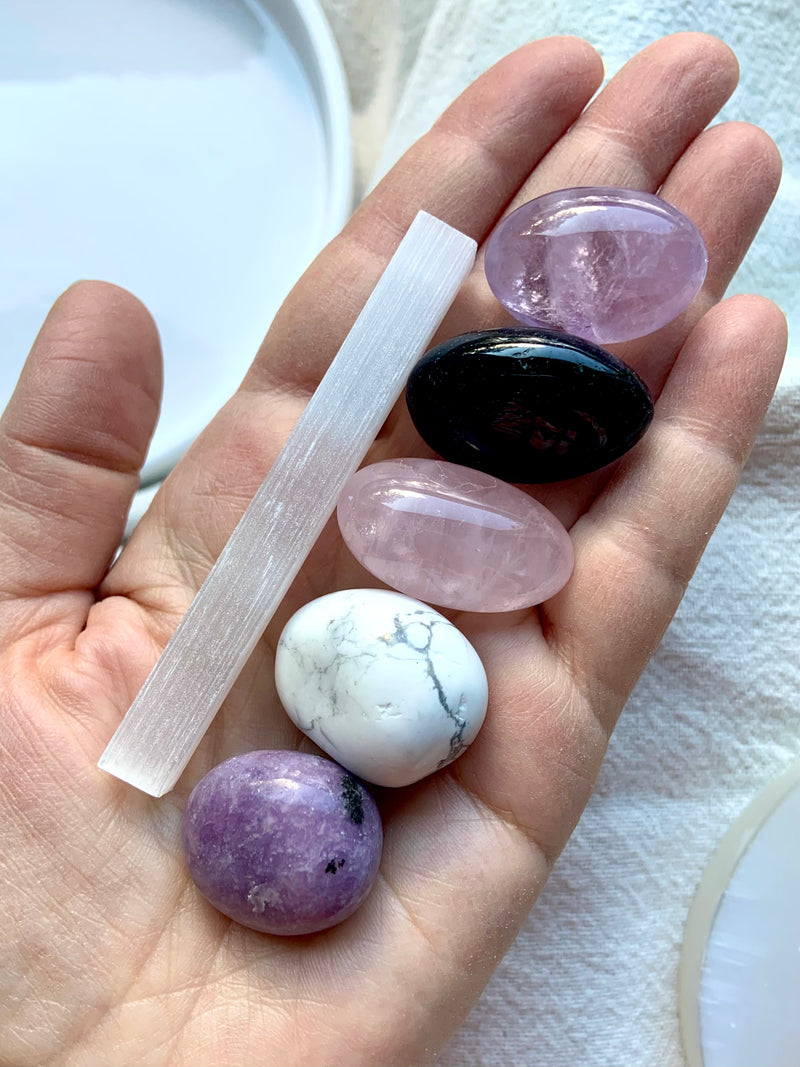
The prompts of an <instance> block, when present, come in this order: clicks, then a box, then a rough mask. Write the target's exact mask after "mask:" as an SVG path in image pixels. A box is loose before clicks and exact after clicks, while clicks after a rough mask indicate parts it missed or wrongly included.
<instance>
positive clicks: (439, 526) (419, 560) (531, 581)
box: [332, 459, 574, 755]
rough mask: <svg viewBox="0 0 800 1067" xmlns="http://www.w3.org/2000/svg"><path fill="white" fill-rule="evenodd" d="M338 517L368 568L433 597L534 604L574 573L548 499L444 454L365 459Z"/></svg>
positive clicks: (472, 603) (492, 605) (474, 605)
mask: <svg viewBox="0 0 800 1067" xmlns="http://www.w3.org/2000/svg"><path fill="white" fill-rule="evenodd" d="M337 517H338V519H339V528H340V530H341V531H342V537H343V538H344V540H345V542H346V543H347V546H348V548H349V549H350V551H351V552H352V553H353V555H354V556H355V557H356V559H357V560H358V561H359V563H361V564H362V566H364V567H366V568H367V570H368V571H370V572H371V573H372V574H374V575H375V576H376V577H377V578H380V579H381V581H384V582H386V583H387V585H391V586H393V587H394V588H395V589H399V590H400V592H401V593H407V594H408V595H409V596H413V597H416V598H417V599H418V600H423V601H425V602H426V603H429V604H441V605H442V606H444V607H448V608H456V609H457V610H459V611H513V610H515V609H517V608H527V607H531V606H532V605H534V604H541V603H542V601H544V600H548V599H549V598H550V597H551V596H554V595H555V594H556V593H557V592H558V591H559V589H561V588H562V587H563V586H564V585H565V584H566V583H567V581H568V579H569V576H570V574H571V573H572V566H573V562H574V557H573V551H572V542H571V541H570V539H569V534H568V533H567V531H566V530H565V529H564V527H563V526H562V525H561V523H560V522H559V521H558V519H557V518H556V517H555V515H553V514H552V513H551V512H550V511H548V510H547V508H546V507H545V506H544V505H543V504H540V503H539V501H538V500H534V499H533V498H532V497H531V496H529V495H528V493H526V492H524V490H522V489H518V488H516V487H515V486H513V485H508V484H507V483H506V482H501V481H499V480H498V479H497V478H493V477H492V476H491V475H490V474H484V473H483V471H476V470H470V469H469V468H468V467H463V466H461V465H459V464H455V463H445V462H443V461H442V460H440V459H393V460H392V459H390V460H385V461H384V462H383V463H373V464H372V465H371V466H369V467H363V468H362V469H361V470H360V471H358V472H357V473H356V474H354V475H353V476H352V478H350V479H349V480H348V482H347V483H346V485H345V487H344V489H343V491H342V495H341V497H340V499H339V505H338V507H337ZM332 755H335V754H333V753H332Z"/></svg>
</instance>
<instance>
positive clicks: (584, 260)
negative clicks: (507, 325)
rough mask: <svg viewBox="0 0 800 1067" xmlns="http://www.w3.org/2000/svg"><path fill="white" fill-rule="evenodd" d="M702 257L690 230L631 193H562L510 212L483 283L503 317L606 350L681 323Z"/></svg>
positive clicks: (656, 202) (490, 247) (652, 199)
mask: <svg viewBox="0 0 800 1067" xmlns="http://www.w3.org/2000/svg"><path fill="white" fill-rule="evenodd" d="M707 265H708V256H707V253H706V248H705V245H704V243H703V239H702V237H701V236H700V232H699V231H698V229H697V227H696V226H695V225H694V223H693V222H692V221H691V220H690V219H688V218H687V217H686V216H685V215H683V214H682V213H681V212H680V211H678V209H677V208H675V207H673V206H672V205H671V204H668V203H667V202H666V201H665V200H662V199H661V198H660V197H657V196H651V195H650V194H649V193H640V192H636V191H635V190H633V189H619V188H614V187H607V188H587V189H561V190H559V191H558V192H554V193H547V194H546V195H545V196H540V197H537V199H536V200H531V201H530V202H529V203H527V204H523V206H522V207H520V208H517V210H516V211H512V213H511V214H510V215H509V216H508V217H507V218H505V219H503V221H502V222H501V223H500V224H499V225H498V226H497V228H496V229H495V231H494V233H493V234H492V236H491V237H490V238H489V242H488V244H487V247H486V263H485V270H486V280H487V281H488V283H489V285H490V287H491V289H492V292H493V293H494V294H495V296H496V297H497V299H498V300H499V301H500V302H501V303H502V304H503V305H504V306H505V307H506V308H507V309H508V310H509V311H510V312H511V314H512V315H513V316H514V317H515V318H516V319H519V321H520V322H524V323H526V324H527V325H529V326H544V327H547V328H550V329H553V330H563V331H565V332H566V333H572V334H575V335H577V336H578V337H584V338H586V339H587V340H589V341H595V342H597V343H598V344H613V343H615V342H617V341H628V340H630V339H631V338H633V337H641V336H643V335H644V334H647V333H651V332H652V331H653V330H657V329H659V328H660V327H661V326H664V325H666V323H668V322H670V321H671V320H672V319H674V318H675V317H676V316H677V315H679V314H680V313H681V312H682V311H683V310H684V309H685V308H686V307H688V305H689V304H690V303H691V301H692V300H693V299H694V297H695V296H696V295H697V293H698V292H699V291H700V287H701V285H702V284H703V279H704V278H705V275H706V268H707Z"/></svg>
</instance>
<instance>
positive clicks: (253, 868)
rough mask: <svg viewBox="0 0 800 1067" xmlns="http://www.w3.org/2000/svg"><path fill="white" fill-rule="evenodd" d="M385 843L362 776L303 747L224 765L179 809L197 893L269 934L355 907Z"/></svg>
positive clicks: (315, 926)
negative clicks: (299, 750) (352, 773)
mask: <svg viewBox="0 0 800 1067" xmlns="http://www.w3.org/2000/svg"><path fill="white" fill-rule="evenodd" d="M382 844H383V833H382V830H381V820H380V816H379V814H378V809H377V807H376V806H375V801H374V800H373V799H372V797H371V796H370V795H369V793H368V792H367V791H366V789H365V788H364V786H363V785H362V784H361V782H360V781H359V780H358V779H357V778H354V777H353V776H352V775H351V774H348V772H347V771H346V770H344V768H342V767H340V766H339V765H338V763H333V762H332V761H331V760H326V759H322V758H321V757H320V756H312V755H308V754H306V753H302V752H249V753H247V754H246V755H243V756H234V757H233V758H232V759H229V760H226V761H225V763H220V764H219V765H218V766H217V767H214V769H213V770H212V771H209V773H208V774H207V775H206V776H205V778H203V779H202V780H201V781H200V782H198V784H197V785H196V786H195V788H194V789H193V790H192V793H191V796H190V797H189V801H188V803H187V805H186V810H185V812H184V815H183V851H184V854H185V856H186V862H187V864H188V866H189V872H190V874H191V876H192V878H193V880H194V882H195V884H196V885H197V887H198V889H199V890H200V892H201V893H203V894H204V896H206V897H207V898H208V899H209V900H210V901H211V903H212V904H213V905H214V907H215V908H218V909H219V910H220V911H221V912H223V913H224V914H225V915H228V916H229V917H230V918H231V919H234V920H235V921H236V922H238V923H241V924H242V925H243V926H249V927H251V928H252V929H253V930H260V931H262V932H264V933H268V934H308V933H313V932H314V931H316V930H324V929H326V928H327V927H329V926H333V925H334V924H336V923H338V922H341V921H342V919H346V918H347V917H348V915H352V913H353V912H354V911H355V910H356V908H357V907H358V906H359V904H361V903H362V902H363V901H364V900H365V898H366V897H367V895H368V893H369V891H370V889H371V888H372V884H373V882H374V881H375V876H376V874H377V873H378V864H379V863H380V858H381V847H382Z"/></svg>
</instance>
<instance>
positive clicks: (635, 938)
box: [325, 0, 800, 1067]
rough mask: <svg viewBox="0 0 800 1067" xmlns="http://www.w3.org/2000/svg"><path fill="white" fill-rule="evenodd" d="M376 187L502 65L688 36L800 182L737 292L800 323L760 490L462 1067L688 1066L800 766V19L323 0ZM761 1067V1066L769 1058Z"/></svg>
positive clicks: (702, 577) (464, 1) (693, 607)
mask: <svg viewBox="0 0 800 1067" xmlns="http://www.w3.org/2000/svg"><path fill="white" fill-rule="evenodd" d="M325 7H326V10H327V12H328V14H329V17H330V18H331V22H332V24H333V26H334V31H335V33H336V35H337V38H338V40H339V43H340V47H341V48H342V52H343V55H344V59H345V65H346V67H347V70H348V74H349V77H350V81H351V86H352V93H353V103H354V110H355V122H354V131H355V137H356V144H357V162H358V173H359V179H360V182H361V187H362V188H363V187H365V185H366V184H368V182H369V175H370V171H371V168H372V167H373V166H375V167H376V169H377V171H378V172H379V173H380V172H382V171H383V170H385V169H386V168H387V167H388V166H389V165H390V164H391V162H392V161H393V160H394V159H395V158H396V157H397V156H398V155H399V153H400V152H401V151H402V150H403V149H404V148H405V147H406V146H407V145H409V144H410V143H411V142H412V141H413V140H414V139H415V138H416V137H417V136H419V135H420V134H421V133H422V132H424V130H425V128H426V127H427V126H429V125H430V123H431V122H432V121H433V119H434V118H435V117H436V116H437V114H438V113H439V112H440V111H441V110H442V109H443V107H444V106H446V104H447V103H449V101H450V100H451V99H452V98H453V97H454V96H455V95H456V94H457V93H458V92H459V91H460V90H461V89H462V88H463V87H464V86H465V85H466V84H467V83H468V82H469V81H471V80H472V79H473V78H474V77H475V76H477V75H478V74H479V73H480V72H481V71H482V70H483V69H485V68H486V67H487V66H489V65H490V64H491V63H492V62H493V61H494V60H495V59H497V58H499V57H500V56H501V55H502V54H504V53H506V52H508V51H511V50H512V49H513V48H514V47H516V46H517V45H519V44H521V43H523V42H524V41H526V40H529V39H531V38H533V37H544V36H548V35H550V34H554V33H573V34H578V35H580V36H583V37H586V38H587V39H588V40H589V41H591V42H592V43H593V44H594V45H595V46H596V47H598V48H599V50H600V52H601V53H602V55H603V56H604V59H605V61H606V66H607V70H608V72H609V74H610V73H613V72H614V71H615V70H617V69H618V68H619V66H621V65H622V63H623V62H624V61H625V60H626V59H627V58H628V57H629V56H630V55H632V54H633V53H634V52H635V51H637V50H638V49H639V48H640V47H643V46H644V45H645V44H647V43H648V42H650V41H651V40H654V39H655V38H657V37H660V36H662V35H663V34H666V33H671V32H674V31H676V30H683V29H693V30H705V31H708V32H712V33H715V34H717V35H718V36H720V37H722V38H723V39H725V40H726V41H728V43H729V44H731V45H732V46H733V48H734V49H735V51H736V52H737V54H738V56H739V59H740V63H741V66H742V80H741V85H740V88H739V90H738V91H737V93H736V95H735V96H734V98H733V100H732V102H731V103H730V104H729V105H728V106H727V107H726V109H725V112H724V117H725V118H729V119H732V118H735V119H745V120H748V121H752V122H756V123H758V124H759V125H762V126H764V127H765V128H766V129H767V130H768V131H769V132H770V133H771V134H772V135H773V137H775V138H776V140H777V141H778V143H779V146H780V147H781V149H782V151H783V154H784V160H785V163H786V167H787V174H786V177H785V179H784V182H783V184H782V186H781V191H780V193H779V196H778V199H777V201H776V204H775V207H774V208H773V211H772V213H771V216H770V218H769V220H768V222H767V223H766V224H765V226H764V227H763V229H762V232H761V234H760V235H759V237H758V239H757V242H756V245H755V247H754V249H753V251H752V252H751V254H750V256H749V258H748V260H747V262H746V264H745V266H744V268H743V269H742V270H741V271H740V273H739V276H738V277H737V279H736V282H735V284H734V286H733V290H732V291H756V292H762V293H765V294H766V295H768V296H771V297H772V298H773V299H775V300H777V301H778V303H779V304H781V306H782V307H783V308H784V309H785V310H786V311H787V313H788V315H789V321H790V330H791V331H792V339H791V342H790V358H789V362H788V364H787V369H786V371H785V373H784V376H783V378H782V380H781V385H780V388H779V392H778V396H777V398H776V400H775V402H774V404H773V406H772V408H771V410H770V412H769V415H768V418H767V421H766V424H765V426H764V430H763V432H762V434H761V437H760V439H759V441H758V443H757V445H756V448H755V450H754V452H753V454H752V456H751V459H750V462H749V464H748V467H747V470H746V472H745V475H744V477H743V480H742V482H741V484H740V486H739V489H738V490H737V492H736V495H735V497H734V499H733V502H732V504H731V506H730V508H729V510H728V512H727V514H726V516H725V518H724V519H723V521H722V523H721V525H720V527H719V529H718V530H717V532H716V533H715V535H714V537H713V538H712V541H711V544H710V546H709V548H708V551H707V552H706V554H705V556H704V558H703V561H702V563H701V565H700V567H699V569H698V572H697V574H696V576H695V578H694V580H693V582H692V583H691V586H690V588H689V592H688V593H687V596H686V598H685V600H684V602H683V604H682V606H681V608H680V610H679V612H678V615H677V618H676V619H675V621H674V623H673V625H672V626H671V628H670V629H669V631H668V632H667V635H666V637H665V638H664V641H663V643H662V646H661V648H660V649H659V651H658V653H657V654H656V656H655V658H654V660H653V662H652V663H651V665H650V667H649V669H648V670H647V672H646V673H645V675H644V677H643V678H642V680H641V682H640V684H639V686H638V688H637V689H636V692H635V693H634V695H633V697H632V698H631V700H630V702H629V704H628V707H627V709H626V711H625V713H624V715H623V718H622V721H621V723H620V726H619V728H618V730H617V732H616V734H615V736H614V738H613V740H612V743H611V747H610V751H609V754H608V758H607V760H606V763H605V766H604V769H603V771H602V773H601V776H600V780H599V783H598V787H597V791H596V793H595V795H594V797H593V799H592V801H591V802H590V804H589V806H588V808H587V810H586V813H585V814H584V817H583V819H582V820H581V823H580V825H579V827H578V829H577V830H576V832H575V834H574V836H573V838H572V840H571V842H570V844H569V845H568V847H567V849H566V851H565V852H564V854H563V856H562V857H561V859H560V860H559V862H558V864H557V866H556V869H555V872H554V874H553V875H552V877H551V879H550V881H549V883H548V885H547V887H546V889H545V892H544V894H543V896H542V898H541V899H540V901H539V903H538V905H537V906H536V908H535V909H534V911H533V913H532V915H531V916H530V918H529V920H528V922H527V924H526V926H525V928H524V930H523V932H522V934H521V935H520V937H519V938H518V940H517V941H516V943H515V945H514V946H513V948H512V949H511V951H510V952H509V953H508V955H507V957H506V959H505V960H504V961H503V962H502V964H501V965H500V967H499V969H498V971H497V973H496V975H495V977H494V979H493V980H492V982H491V983H490V985H489V987H488V988H487V990H486V992H485V994H484V996H483V998H482V999H481V1001H480V1002H479V1004H478V1005H477V1007H476V1008H475V1010H474V1011H473V1012H472V1014H471V1016H470V1017H469V1018H468V1019H467V1021H466V1022H465V1023H464V1025H463V1026H462V1028H461V1030H460V1031H459V1032H458V1033H457V1034H456V1035H455V1036H454V1037H453V1039H452V1040H451V1042H450V1044H449V1045H448V1047H447V1049H446V1050H445V1052H444V1054H443V1056H442V1059H441V1063H442V1064H443V1065H445V1067H477V1065H484V1064H485V1065H490V1064H491V1065H497V1067H550V1065H552V1067H556V1065H567V1064H573V1065H579V1067H590V1065H592V1067H593V1065H597V1067H651V1065H652V1067H673V1065H676V1067H677V1065H682V1064H683V1063H684V1057H683V1054H682V1050H681V1045H680V1036H679V1030H678V1018H677V969H678V960H679V954H680V947H681V941H682V934H683V924H684V921H685V918H686V913H687V909H688V907H689V904H690V902H691V899H692V896H693V893H694V890H695V888H696V885H697V882H698V880H699V878H700V876H701V874H702V872H703V870H704V868H705V866H706V864H707V862H708V860H709V858H710V856H711V854H712V852H713V851H714V848H715V847H716V845H717V843H718V842H719V840H720V838H721V836H722V835H723V833H724V832H725V830H726V829H727V828H728V826H729V824H730V822H731V821H732V819H733V818H734V817H735V816H736V815H737V814H738V813H739V812H740V811H741V810H742V808H743V807H745V806H746V804H747V803H748V802H749V801H750V800H751V799H752V798H753V796H754V795H755V794H756V793H757V792H758V791H759V789H760V788H761V787H762V786H763V785H764V784H766V782H768V781H769V780H770V779H771V778H773V777H775V776H776V775H777V774H778V773H780V772H781V771H783V770H784V769H785V768H786V767H787V766H788V765H789V764H790V763H791V762H792V761H793V760H795V759H797V758H798V757H800V665H799V660H800V604H799V599H800V598H799V597H798V591H799V590H800V490H798V476H799V472H800V351H798V336H800V321H798V320H800V298H799V296H798V293H799V292H800V270H799V269H798V243H799V239H800V112H798V110H797V107H796V99H797V96H798V90H799V89H800V76H799V75H798V62H797V60H798V58H799V57H798V52H797V48H798V46H797V41H798V40H800V6H798V5H786V4H783V3H781V2H779V0H764V2H763V3H762V4H760V5H755V4H752V3H750V2H749V0H704V2H703V3H700V2H694V0H661V2H660V3H659V4H657V5H655V4H649V3H637V2H636V0H617V2H616V3H614V4H608V3H599V2H598V3H595V4H592V5H585V4H584V3H582V2H578V0H540V2H539V3H536V4H533V3H529V2H525V0H394V2H393V0H327V2H326V3H325ZM754 1067H755V1065H754Z"/></svg>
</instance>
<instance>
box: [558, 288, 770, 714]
mask: <svg viewBox="0 0 800 1067" xmlns="http://www.w3.org/2000/svg"><path fill="white" fill-rule="evenodd" d="M785 350H786V320H785V317H784V316H783V314H782V312H781V311H780V310H779V309H778V308H777V307H776V306H775V305H774V304H772V303H771V302H770V301H768V300H765V299H763V298H761V297H755V296H739V297H732V298H731V299H729V300H726V301H725V302H724V303H722V304H718V305H717V306H716V307H714V308H712V310H711V311H709V312H708V313H707V314H706V315H705V316H704V317H703V319H701V321H700V322H699V323H698V325H697V326H696V327H695V329H694V330H693V331H692V333H691V334H690V335H689V337H688V339H687V341H686V343H685V344H684V346H683V349H682V351H681V353H680V355H679V357H678V359H677V361H676V363H675V365H674V367H673V369H672V372H671V373H670V375H669V377H668V379H667V382H666V384H665V387H664V391H663V393H662V395H661V397H660V398H659V401H658V404H657V406H656V415H655V418H654V420H653V424H652V426H651V428H650V430H649V431H648V433H647V435H646V436H645V438H644V439H643V440H642V442H641V443H640V445H639V446H638V447H637V448H636V449H635V450H634V452H632V453H631V454H630V455H629V457H628V459H627V461H626V462H624V463H623V464H622V466H621V467H620V469H619V471H618V473H617V475H616V476H615V477H614V479H613V480H612V481H611V482H610V483H609V485H608V486H607V487H606V489H605V490H604V491H603V492H602V493H601V494H600V496H599V497H598V498H597V499H596V501H595V502H594V504H593V505H592V506H591V508H590V509H589V510H588V511H587V512H586V514H585V515H584V516H583V517H582V518H581V519H580V520H579V521H578V522H577V523H576V524H575V526H574V527H573V529H572V535H573V539H574V543H575V550H576V566H575V573H574V575H573V579H572V580H571V581H570V582H569V583H568V585H567V587H566V588H565V590H564V591H563V593H562V594H560V595H559V596H558V597H556V598H554V600H553V601H551V602H550V604H549V605H548V616H549V618H550V621H551V623H552V624H553V626H554V630H553V633H554V635H555V636H556V640H557V641H558V645H559V648H560V650H561V651H562V653H563V654H564V655H565V656H566V657H567V660H568V661H569V662H571V664H572V666H573V667H574V669H575V672H576V677H578V678H579V679H583V680H584V685H585V687H586V688H587V689H591V690H592V691H591V692H590V693H588V695H589V696H590V698H591V700H592V703H593V704H594V706H595V707H596V708H597V709H598V714H599V716H600V718H601V721H602V722H603V725H604V727H606V728H607V729H608V730H610V729H611V728H612V727H613V725H614V720H615V718H616V715H617V714H618V711H619V708H620V707H621V704H622V703H624V700H625V698H626V697H627V694H628V693H629V692H630V690H631V689H632V687H633V686H634V684H635V683H636V680H637V678H638V677H639V674H640V673H641V671H642V670H643V669H644V666H645V664H646V663H647V661H648V659H649V657H650V656H651V655H652V654H653V652H654V651H655V648H656V647H657V645H658V643H659V641H660V639H661V637H662V635H663V633H664V630H665V629H666V627H667V626H668V624H669V622H670V620H671V618H672V615H673V614H674V612H675V610H676V609H677V607H678V604H679V603H680V600H681V597H682V596H683V593H684V591H685V589H686V586H687V584H688V582H689V579H690V578H691V576H692V574H693V572H694V569H695V567H696V566H697V563H698V560H699V559H700V556H701V554H702V552H703V549H704V548H705V546H706V543H707V542H708V539H709V537H710V536H711V534H712V532H713V530H714V528H715V526H716V524H717V523H718V522H719V519H720V518H721V516H722V513H723V511H724V510H725V507H726V505H727V503H728V500H729V499H730V497H731V494H732V493H733V490H734V488H735V486H736V482H737V480H738V478H739V475H740V473H741V470H742V467H743V466H744V463H745V461H746V459H747V456H748V454H749V452H750V448H751V447H752V444H753V441H754V439H755V436H756V433H757V432H758V428H759V425H760V424H761V420H762V419H763V417H764V414H765V412H766V409H767V406H768V404H769V401H770V399H771V397H772V394H773V391H774V389H775V385H776V383H777V379H778V375H779V373H780V368H781V364H782V360H783V355H784V353H785ZM589 680H591V681H589Z"/></svg>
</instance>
